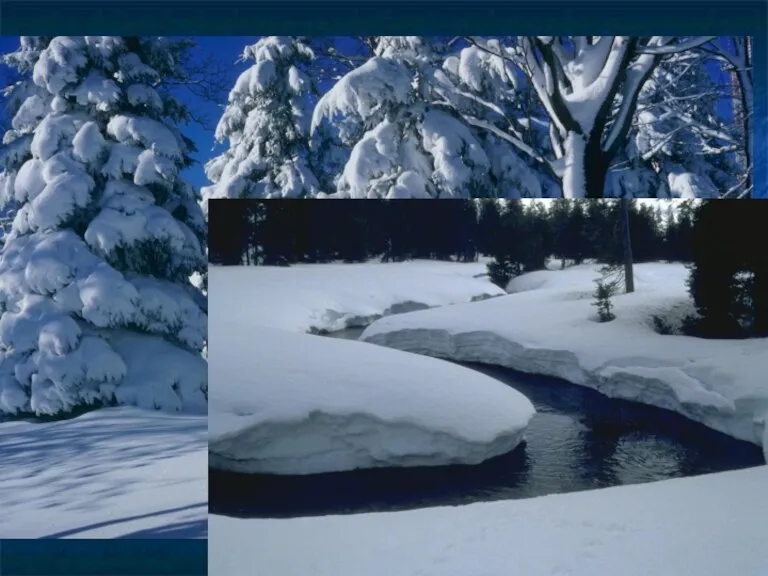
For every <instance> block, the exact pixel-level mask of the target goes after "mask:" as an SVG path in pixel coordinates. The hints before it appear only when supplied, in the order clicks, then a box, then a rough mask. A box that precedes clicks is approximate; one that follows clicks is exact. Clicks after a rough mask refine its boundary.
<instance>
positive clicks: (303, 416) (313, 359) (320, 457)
mask: <svg viewBox="0 0 768 576" xmlns="http://www.w3.org/2000/svg"><path fill="white" fill-rule="evenodd" d="M212 318H216V315H215V314H214V315H213V316H212ZM210 343H211V345H210V349H209V357H208V361H209V371H210V375H211V376H212V378H213V380H214V381H215V384H214V385H213V386H212V387H211V390H210V397H209V424H208V426H209V465H210V466H212V467H214V468H220V469H228V470H235V471H242V472H251V473H275V474H313V473H320V472H332V471H342V470H351V469H355V468H374V467H382V466H425V465H441V464H459V463H461V464H476V463H479V462H481V461H483V460H486V459H488V458H491V457H493V456H497V455H499V454H503V453H505V452H508V451H510V450H512V449H514V448H515V447H516V446H517V445H518V444H519V443H520V441H521V440H522V436H523V433H524V431H525V428H526V426H527V425H528V423H529V421H530V420H531V418H532V417H533V415H534V412H535V410H534V408H533V405H532V404H531V402H530V401H529V400H528V399H527V398H525V397H524V396H523V395H522V394H520V393H518V392H517V391H515V390H513V389H512V388H509V387H507V386H506V385H504V384H502V383H500V382H498V381H497V380H494V379H492V378H490V377H488V376H485V375H483V374H480V373H478V372H475V371H472V370H469V369H466V368H462V367H460V366H456V365H453V364H449V363H447V362H441V361H437V360H434V359H432V358H424V357H421V356H417V355H414V354H405V353H403V352H399V351H395V350H388V349H385V348H380V347H377V346H372V345H370V344H365V343H359V342H350V341H341V340H332V339H327V338H322V337H318V336H310V335H305V334H291V333H288V332H282V331H278V330H272V329H268V328H254V327H253V326H246V325H241V324H238V323H236V322H228V321H222V320H218V319H217V320H215V321H214V322H212V323H211V326H210Z"/></svg>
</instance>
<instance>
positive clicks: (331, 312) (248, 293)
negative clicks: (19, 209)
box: [208, 261, 504, 332]
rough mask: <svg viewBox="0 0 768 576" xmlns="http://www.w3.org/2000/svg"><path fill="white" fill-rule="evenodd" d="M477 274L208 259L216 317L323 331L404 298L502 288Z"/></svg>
mask: <svg viewBox="0 0 768 576" xmlns="http://www.w3.org/2000/svg"><path fill="white" fill-rule="evenodd" d="M484 274H485V264H484V263H482V262H479V263H470V264H459V263H453V262H434V261H413V262H403V263H397V264H392V263H390V264H382V263H378V262H369V263H365V264H311V265H300V266H291V267H290V268H279V267H266V266H252V267H245V266H243V267H220V266H211V267H210V271H209V296H208V298H209V307H210V309H211V310H213V312H212V316H213V317H214V318H217V319H219V320H227V319H233V320H238V321H242V322H244V323H248V324H252V325H255V326H266V327H273V328H281V329H285V330H290V331H298V332H306V331H308V330H311V329H312V330H323V331H329V332H330V331H336V330H343V329H345V328H348V327H352V326H365V325H367V324H368V323H370V322H371V320H372V319H374V318H377V317H379V316H382V315H386V314H388V313H391V312H392V311H393V310H392V309H393V307H395V308H397V307H398V305H403V304H405V303H411V304H414V303H418V304H421V305H422V307H427V306H442V305H446V304H456V303H460V302H469V301H471V300H473V299H478V298H483V297H488V296H499V295H502V294H504V291H503V290H502V289H501V288H499V287H498V286H495V285H494V284H491V282H489V281H488V279H487V278H485V277H484V276H483V275H484ZM401 307H402V306H401Z"/></svg>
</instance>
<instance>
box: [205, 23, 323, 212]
mask: <svg viewBox="0 0 768 576" xmlns="http://www.w3.org/2000/svg"><path fill="white" fill-rule="evenodd" d="M312 58H313V54H312V50H311V49H310V48H309V46H308V45H307V44H305V43H304V42H302V41H301V40H300V39H298V38H294V37H290V36H267V37H264V38H262V39H260V40H259V41H258V42H257V43H256V44H254V45H253V46H248V47H247V48H246V49H245V52H244V53H243V59H244V60H253V65H252V66H251V67H250V68H249V69H248V70H246V71H245V72H243V73H242V74H241V75H240V77H239V78H238V79H237V82H236V83H235V87H234V88H233V89H232V91H231V92H230V94H229V102H228V104H227V107H226V110H225V111H224V114H223V115H222V117H221V120H220V121H219V124H218V126H217V128H216V140H217V141H219V142H224V141H225V140H228V141H229V149H228V150H227V151H226V152H224V153H223V154H222V155H220V156H218V157H217V158H214V159H213V160H211V161H210V162H208V163H207V164H206V167H205V172H206V175H207V176H208V178H209V179H210V180H211V182H213V184H212V185H211V186H207V187H204V188H203V190H202V193H203V206H204V209H206V211H207V208H206V206H207V202H208V200H210V199H212V198H298V197H303V196H312V195H316V194H317V192H318V181H317V178H316V176H315V175H314V174H313V172H312V167H311V166H310V158H309V144H308V130H309V118H310V114H311V107H312V104H313V97H314V96H315V94H316V89H315V87H314V85H313V82H312V80H311V77H310V76H309V75H308V74H307V67H308V66H309V65H310V63H311V61H312Z"/></svg>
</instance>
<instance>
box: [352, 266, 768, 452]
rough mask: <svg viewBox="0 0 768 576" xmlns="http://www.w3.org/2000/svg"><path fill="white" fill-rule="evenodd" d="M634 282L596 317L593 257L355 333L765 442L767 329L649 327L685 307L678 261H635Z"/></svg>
mask: <svg viewBox="0 0 768 576" xmlns="http://www.w3.org/2000/svg"><path fill="white" fill-rule="evenodd" d="M635 276H636V289H637V290H636V292H635V293H633V294H625V295H619V296H616V297H614V298H613V303H614V306H615V313H616V316H617V319H616V320H614V321H612V322H608V323H599V322H597V321H596V319H595V317H594V316H595V309H594V307H593V306H591V303H592V301H593V298H592V293H593V292H594V282H593V280H594V279H596V278H598V277H599V273H598V272H597V270H596V268H595V267H594V266H591V265H585V266H579V267H574V268H570V269H566V270H564V271H541V272H535V273H531V274H527V275H524V276H522V277H520V278H518V279H516V280H513V281H512V282H511V284H510V285H509V287H508V289H509V291H510V292H513V294H510V295H508V296H505V297H503V298H495V299H492V300H487V301H484V302H475V303H471V304H463V305H457V306H451V307H449V308H441V309H432V310H424V311H419V312H413V313H409V314H405V315H400V316H393V317H389V318H383V319H381V320H378V321H376V322H375V323H374V324H372V325H371V326H369V327H368V328H367V329H366V331H365V332H364V333H363V335H362V336H361V339H363V340H367V341H369V342H373V343H376V344H382V345H385V346H389V347H391V348H397V349H400V350H405V351H409V352H417V353H420V354H426V355H430V356H436V357H440V358H450V359H453V360H460V361H473V362H483V363H488V364H497V365H502V366H507V367H510V368H513V369H516V370H521V371H524V372H531V373H537V374H546V375H551V376H556V377H560V378H564V379H565V380H568V381H570V382H573V383H575V384H581V385H585V386H589V387H591V388H595V389H596V390H598V391H600V392H602V393H603V394H605V395H607V396H610V397H614V398H622V399H625V400H632V401H636V402H641V403H645V404H650V405H654V406H658V407H660V408H666V409H669V410H674V411H676V412H679V413H680V414H683V415H684V416H687V417H688V418H691V419H693V420H696V421H698V422H701V423H703V424H705V425H707V426H709V427H711V428H714V429H715V430H719V431H721V432H724V433H726V434H729V435H730V436H733V437H735V438H739V439H742V440H747V441H750V442H754V443H756V444H758V445H760V444H762V443H763V434H764V427H765V425H764V421H765V419H766V414H768V386H766V384H765V382H766V381H765V367H766V366H768V342H767V341H766V339H751V340H742V341H723V340H704V339H699V338H691V337H687V336H678V335H669V336H662V335H660V334H657V333H656V332H655V331H654V330H653V327H652V325H651V318H652V315H653V314H658V315H660V316H661V317H662V318H665V319H667V320H669V319H670V317H672V316H674V315H677V316H678V317H679V316H681V315H682V314H684V313H685V312H686V311H690V310H691V303H690V300H689V297H688V295H687V292H686V288H685V279H686V277H687V271H686V269H685V267H684V266H682V265H674V264H643V265H638V266H636V267H635Z"/></svg>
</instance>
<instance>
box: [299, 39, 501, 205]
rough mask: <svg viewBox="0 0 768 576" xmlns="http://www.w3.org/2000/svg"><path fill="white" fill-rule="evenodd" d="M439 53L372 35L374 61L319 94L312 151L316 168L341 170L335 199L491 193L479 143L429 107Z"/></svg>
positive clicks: (450, 116) (415, 42)
mask: <svg viewBox="0 0 768 576" xmlns="http://www.w3.org/2000/svg"><path fill="white" fill-rule="evenodd" d="M446 53H447V47H446V46H445V45H444V44H442V43H441V42H439V41H438V39H429V38H422V37H416V36H380V37H378V38H376V41H375V48H374V56H373V57H372V58H371V59H369V60H368V61H366V62H365V63H364V64H362V65H361V66H359V67H357V68H355V69H354V70H352V71H351V72H349V73H347V74H346V75H344V76H343V77H342V78H341V79H340V80H339V81H338V82H337V83H336V84H335V85H334V86H333V87H332V88H331V89H330V90H329V91H328V92H327V93H326V94H325V95H323V97H322V98H321V99H320V101H319V102H318V104H317V106H316V107H315V111H314V114H313V117H312V134H313V146H314V148H315V150H317V151H318V154H319V162H320V163H321V164H324V165H338V166H342V165H343V168H341V172H340V175H339V176H338V178H337V179H336V181H335V185H336V196H338V197H346V198H436V197H440V198H457V197H473V196H487V195H493V193H492V191H490V190H489V189H490V187H491V186H492V182H491V181H490V179H489V169H490V166H491V160H490V159H489V157H488V155H487V154H486V152H485V150H484V149H483V143H482V142H481V141H480V140H478V138H477V137H476V135H475V134H474V133H473V131H472V130H471V129H470V126H469V125H468V124H467V123H466V122H464V121H463V120H462V119H461V117H460V116H459V115H458V114H456V113H455V112H454V111H453V110H451V109H450V108H449V107H445V106H441V105H439V104H438V103H437V100H442V99H441V98H439V95H438V94H437V92H436V87H437V86H438V84H439V82H440V81H441V79H442V78H444V77H445V75H444V74H443V73H442V71H441V68H442V64H443V60H444V58H445V55H446ZM350 150H351V152H348V151H350ZM341 159H343V161H342V160H341Z"/></svg>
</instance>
